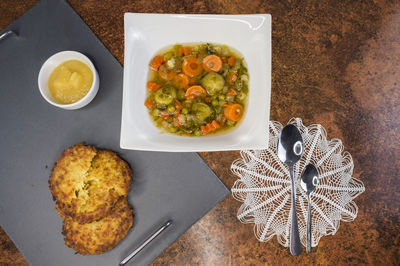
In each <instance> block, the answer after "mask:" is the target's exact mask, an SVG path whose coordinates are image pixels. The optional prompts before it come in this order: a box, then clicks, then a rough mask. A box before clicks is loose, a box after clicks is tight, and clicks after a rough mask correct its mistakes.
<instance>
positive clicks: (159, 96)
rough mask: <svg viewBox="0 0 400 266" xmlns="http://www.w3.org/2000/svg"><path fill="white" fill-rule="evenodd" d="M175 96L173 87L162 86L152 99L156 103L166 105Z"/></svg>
mask: <svg viewBox="0 0 400 266" xmlns="http://www.w3.org/2000/svg"><path fill="white" fill-rule="evenodd" d="M175 98H176V90H175V88H173V87H164V88H161V89H159V90H157V91H156V93H155V95H154V100H156V102H157V103H158V104H163V105H168V104H170V103H172V102H173V101H174V99H175Z"/></svg>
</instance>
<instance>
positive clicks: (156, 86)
mask: <svg viewBox="0 0 400 266" xmlns="http://www.w3.org/2000/svg"><path fill="white" fill-rule="evenodd" d="M147 88H148V89H149V90H153V91H156V90H158V89H159V88H161V85H160V84H158V83H155V82H151V81H149V82H147Z"/></svg>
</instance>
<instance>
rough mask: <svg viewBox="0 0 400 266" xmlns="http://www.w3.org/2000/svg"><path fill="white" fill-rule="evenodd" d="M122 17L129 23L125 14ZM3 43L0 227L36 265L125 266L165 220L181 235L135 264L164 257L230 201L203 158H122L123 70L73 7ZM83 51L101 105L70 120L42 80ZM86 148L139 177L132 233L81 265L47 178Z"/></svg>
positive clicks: (60, 6)
mask: <svg viewBox="0 0 400 266" xmlns="http://www.w3.org/2000/svg"><path fill="white" fill-rule="evenodd" d="M121 16H123V14H121ZM7 29H12V30H15V31H17V32H18V34H19V37H15V36H8V37H7V38H6V39H3V40H0V147H1V149H0V224H1V226H2V227H3V228H4V229H5V230H6V232H7V234H8V235H9V236H10V237H11V238H12V240H13V241H14V242H15V244H16V245H17V247H18V248H19V249H20V250H21V252H22V253H23V255H24V256H25V258H26V259H27V260H28V262H29V263H31V264H32V265H68V266H70V265H117V264H118V263H119V262H120V261H121V259H123V258H124V257H125V256H126V255H127V254H129V253H130V251H132V250H133V249H134V248H135V247H137V246H138V245H139V244H140V243H141V242H142V241H143V240H144V239H145V238H146V237H147V236H148V234H150V233H151V232H153V231H154V230H155V229H157V228H158V227H159V226H160V225H161V224H163V223H164V222H165V221H166V220H168V219H172V220H173V222H174V223H173V225H172V226H171V227H169V228H168V229H167V230H166V231H165V232H163V233H162V235H160V236H159V237H158V238H157V239H156V240H155V241H154V242H152V243H151V244H150V245H149V246H147V247H146V248H145V249H144V250H143V251H142V252H141V253H139V254H138V255H137V256H136V257H135V258H134V259H133V260H132V263H134V264H136V265H144V264H147V263H149V262H151V261H152V260H153V259H154V258H155V257H157V256H158V255H159V254H160V253H161V252H162V251H163V250H164V249H165V248H166V247H167V246H168V245H170V244H171V243H172V242H173V241H175V240H176V239H177V238H178V237H179V236H180V235H181V234H183V233H184V232H185V231H186V230H187V229H188V228H189V227H190V226H191V225H192V224H193V223H195V222H196V221H197V220H198V219H199V218H201V217H202V216H203V215H204V214H205V213H207V212H208V211H209V210H210V209H211V208H212V207H213V206H214V205H215V204H217V203H218V202H219V201H221V200H222V199H223V198H224V197H226V196H227V195H228V193H229V191H228V190H227V189H226V187H225V186H224V185H223V184H222V183H221V182H220V181H219V179H218V178H217V177H216V176H215V175H214V173H213V172H212V171H211V170H210V169H209V168H208V167H207V165H205V163H204V162H203V161H202V160H201V158H200V157H199V156H198V155H197V154H196V153H156V152H139V151H128V150H121V149H120V148H119V136H120V125H121V124H120V123H121V102H122V67H121V65H120V64H119V63H118V62H117V61H116V60H115V58H114V57H113V56H112V55H111V54H110V53H109V52H108V51H107V49H106V48H105V47H104V46H103V44H102V43H101V42H100V41H99V40H98V39H97V38H96V36H95V35H94V34H93V33H92V32H91V30H90V29H89V28H88V27H87V25H86V24H85V23H84V22H83V21H82V20H81V18H80V17H79V16H78V15H77V14H76V13H75V12H74V11H73V9H72V8H71V7H70V6H69V5H68V4H67V3H66V2H64V1H61V0H56V1H42V2H40V3H39V4H37V5H36V6H35V7H33V8H32V9H31V10H30V11H28V12H27V13H26V14H25V15H24V16H22V17H21V18H19V19H18V20H17V21H15V22H14V23H13V24H11V25H10V26H9V27H7ZM62 50H76V51H79V52H82V53H84V54H85V55H87V56H88V57H89V58H91V59H92V61H93V62H94V64H95V66H96V68H97V70H98V72H99V76H100V89H99V92H98V94H97V96H96V98H95V99H94V100H93V102H91V103H90V104H89V105H88V106H86V107H84V108H83V109H80V110H75V111H66V110H62V109H58V108H56V107H53V106H51V105H50V104H48V103H47V102H46V101H45V100H44V99H43V98H42V97H41V95H40V93H39V89H38V86H37V76H38V73H39V70H40V67H41V65H42V64H43V62H44V61H45V60H46V59H47V58H48V57H50V56H51V55H53V54H54V53H56V52H59V51H62ZM82 141H85V142H86V143H88V144H93V145H95V146H97V147H100V148H106V149H111V150H114V151H116V152H118V153H119V154H120V155H121V157H123V158H124V159H125V160H127V161H128V162H129V163H130V165H131V166H132V168H133V173H134V178H133V185H132V190H131V192H130V194H129V197H128V200H129V202H130V203H131V204H132V205H133V207H134V213H135V219H134V225H133V228H132V230H131V231H130V232H129V234H128V235H127V237H126V238H125V239H123V240H122V241H121V242H120V243H119V244H118V245H117V247H115V248H114V249H113V250H111V251H109V252H107V253H105V254H102V255H94V256H91V255H88V256H82V255H79V254H75V251H74V250H72V249H70V248H68V247H66V246H65V245H64V240H63V236H62V235H61V229H62V219H61V218H60V217H59V216H58V214H57V212H56V210H55V206H54V202H53V200H52V197H51V194H50V191H49V189H48V178H49V175H50V173H51V168H52V167H53V165H54V162H55V161H56V160H57V159H58V157H59V155H60V153H61V152H62V151H63V150H64V149H65V148H67V147H69V146H71V145H73V144H75V143H77V142H82Z"/></svg>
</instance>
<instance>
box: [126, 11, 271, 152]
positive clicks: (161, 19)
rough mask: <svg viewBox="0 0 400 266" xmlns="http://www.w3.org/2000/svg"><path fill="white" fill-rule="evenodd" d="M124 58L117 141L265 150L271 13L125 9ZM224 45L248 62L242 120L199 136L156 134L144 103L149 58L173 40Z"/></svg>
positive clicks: (178, 148)
mask: <svg viewBox="0 0 400 266" xmlns="http://www.w3.org/2000/svg"><path fill="white" fill-rule="evenodd" d="M124 22H125V58H124V85H123V87H124V88H123V101H122V123H121V139H120V145H121V148H123V149H132V150H149V151H169V152H182V151H223V150H244V149H265V148H267V147H268V122H269V110H270V95H271V15H267V14H257V15H173V14H136V13H125V18H124ZM196 42H199V43H206V42H209V43H218V44H226V45H228V46H230V47H232V48H234V49H236V50H237V51H239V52H240V53H241V54H242V55H243V57H244V59H245V61H246V63H247V66H248V72H249V96H248V103H247V106H246V107H245V108H246V110H245V114H244V117H243V121H242V122H241V123H240V124H239V125H238V126H237V127H236V128H235V129H234V130H232V131H229V132H228V133H225V134H221V135H215V136H213V135H210V136H201V137H186V136H175V135H171V134H166V133H160V130H159V129H158V128H156V127H155V125H154V124H153V122H152V121H151V118H150V116H149V114H148V111H147V108H146V107H145V106H144V101H145V99H146V82H147V77H148V71H149V67H148V65H149V62H150V60H151V59H152V58H153V57H154V56H155V55H156V53H157V52H158V51H160V50H161V49H162V48H165V47H167V46H170V45H174V44H176V43H196Z"/></svg>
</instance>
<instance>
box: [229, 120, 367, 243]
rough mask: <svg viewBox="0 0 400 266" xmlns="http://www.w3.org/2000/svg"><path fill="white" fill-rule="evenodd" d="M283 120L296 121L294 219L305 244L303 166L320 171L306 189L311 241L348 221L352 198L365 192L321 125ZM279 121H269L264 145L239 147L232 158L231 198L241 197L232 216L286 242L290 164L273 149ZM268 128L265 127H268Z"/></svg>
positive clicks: (352, 213)
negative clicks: (299, 142)
mask: <svg viewBox="0 0 400 266" xmlns="http://www.w3.org/2000/svg"><path fill="white" fill-rule="evenodd" d="M288 123H290V124H294V125H296V126H297V127H298V128H299V130H300V132H301V135H302V137H303V141H304V146H305V148H304V153H303V156H302V157H301V159H300V161H299V162H298V163H297V164H296V165H295V167H294V175H295V182H296V191H297V203H296V207H297V219H298V225H299V233H300V238H301V243H302V244H303V245H304V246H305V245H306V221H307V208H308V201H307V194H306V193H305V191H304V190H303V189H302V188H301V186H300V176H301V173H302V171H303V169H304V167H305V166H306V165H307V164H309V163H312V164H314V165H315V166H316V167H317V169H318V172H319V175H320V179H319V184H318V186H317V187H316V188H315V190H314V191H313V192H312V193H311V204H312V246H313V247H315V246H317V245H318V242H319V240H320V239H321V237H322V236H324V235H333V234H335V233H336V231H337V230H338V228H339V224H340V221H341V220H342V221H344V222H350V221H353V220H354V219H355V218H356V216H357V212H358V208H357V205H356V204H355V203H354V201H353V199H354V198H356V197H357V196H358V195H360V194H361V193H362V192H364V190H365V187H364V185H363V183H362V182H361V181H360V180H357V179H354V178H352V174H353V166H354V165H353V159H352V158H351V155H350V153H348V152H347V151H345V152H343V145H342V142H341V140H340V139H332V140H327V139H326V132H325V129H324V128H323V127H322V126H321V125H311V126H308V127H305V126H304V125H303V123H302V121H301V119H300V118H292V119H291V120H290V121H289V122H288ZM281 129H282V125H281V124H280V123H278V122H274V121H271V122H270V123H269V146H268V149H266V150H245V151H241V157H242V158H240V159H237V160H235V161H234V162H233V163H232V166H231V170H232V172H233V173H234V174H235V175H237V176H238V177H239V179H237V180H236V182H235V183H234V185H233V187H232V194H233V197H234V198H235V199H237V200H238V201H241V202H243V204H242V206H241V207H240V208H239V211H238V214H237V217H238V219H239V220H240V221H241V222H242V223H254V224H255V225H254V233H255V235H256V237H257V239H258V240H259V241H262V242H265V241H268V240H270V239H271V238H273V236H274V235H276V237H277V240H278V242H279V243H280V244H281V245H283V246H285V247H288V246H289V231H290V230H289V228H290V224H291V217H290V215H289V214H290V210H291V198H290V193H291V183H290V177H289V170H288V168H287V166H286V165H285V164H283V163H282V162H281V161H280V160H279V158H278V157H277V154H276V146H277V141H278V137H279V133H280V131H281ZM267 134H268V133H267Z"/></svg>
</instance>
